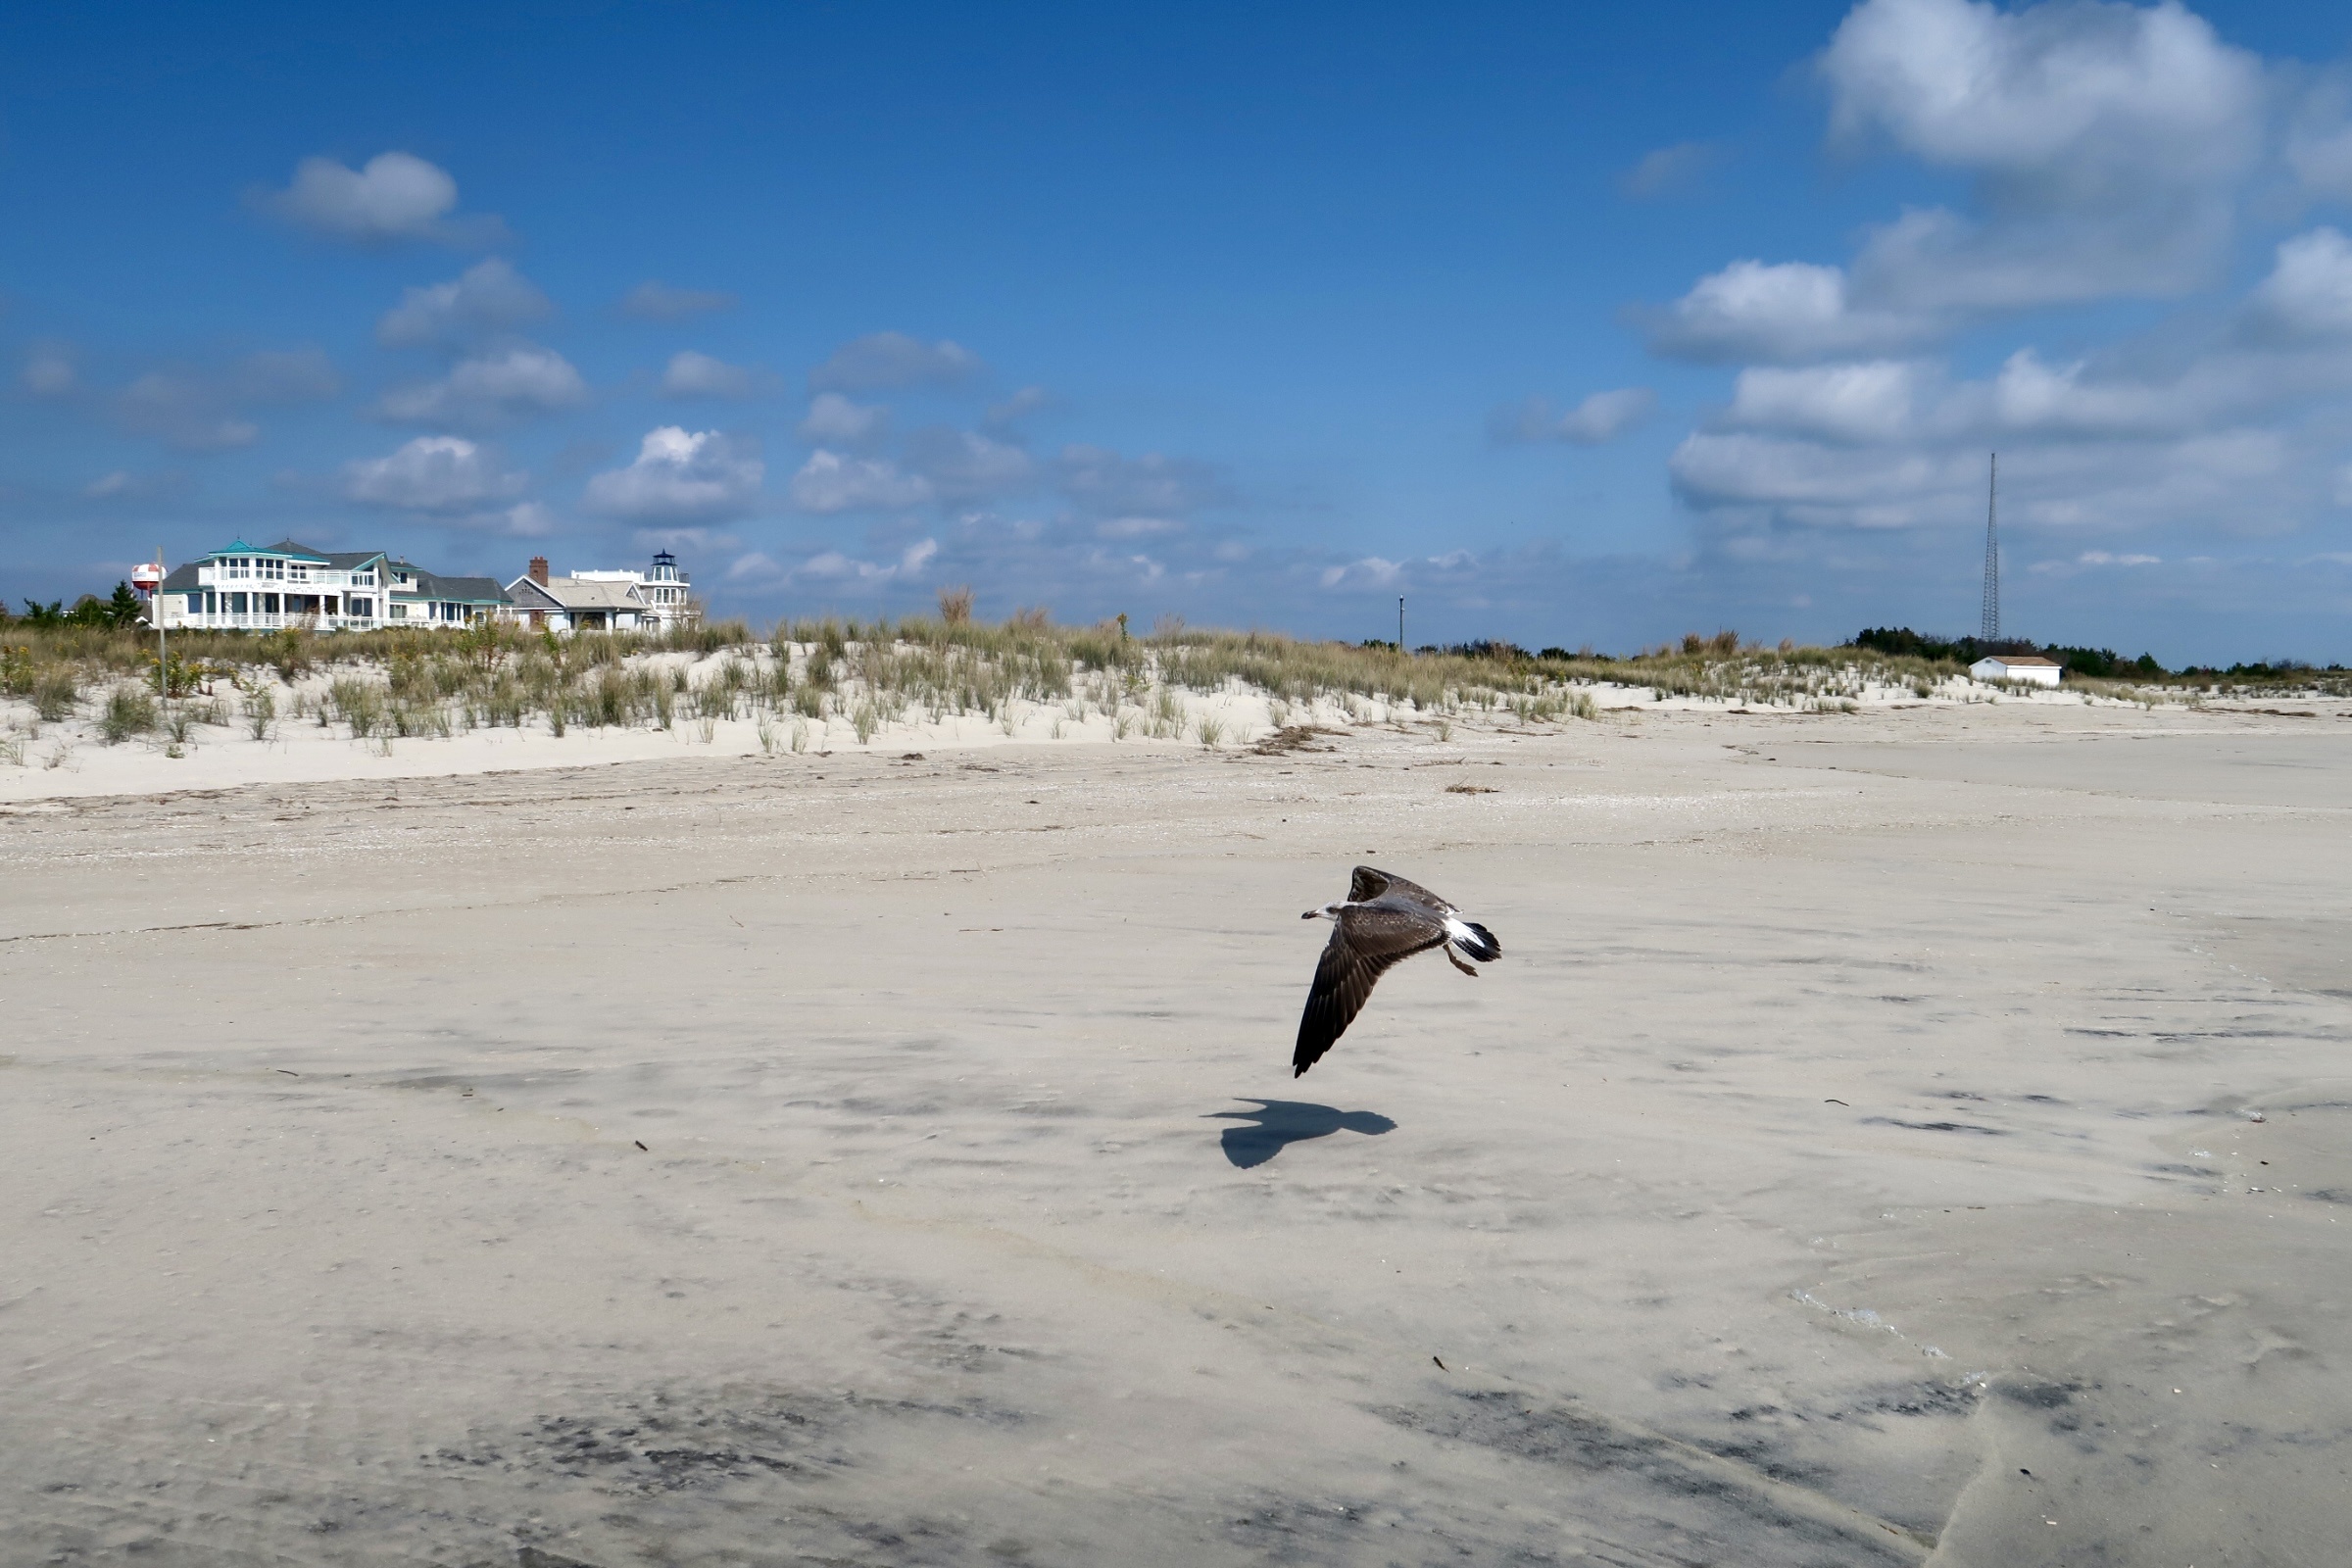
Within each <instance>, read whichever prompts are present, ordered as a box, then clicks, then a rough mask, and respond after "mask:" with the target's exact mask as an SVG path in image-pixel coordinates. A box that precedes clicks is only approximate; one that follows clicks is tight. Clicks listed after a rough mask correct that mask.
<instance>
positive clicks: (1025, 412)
mask: <svg viewBox="0 0 2352 1568" xmlns="http://www.w3.org/2000/svg"><path fill="white" fill-rule="evenodd" d="M1052 407H1054V394H1053V393H1051V392H1049V391H1047V390H1046V389H1045V388H1044V387H1042V386H1025V387H1023V388H1021V389H1020V390H1019V391H1018V392H1015V393H1014V394H1013V395H1012V396H1010V397H1008V398H1005V399H1004V400H1003V401H1001V402H997V403H992V404H990V405H989V406H988V415H987V421H986V422H987V424H988V427H989V428H990V429H992V430H1003V429H1006V428H1008V427H1009V426H1011V425H1013V424H1015V423H1017V422H1018V421H1020V420H1022V419H1024V418H1027V417H1029V416H1030V415H1032V414H1035V413H1037V412H1038V411H1040V410H1041V409H1050V408H1052Z"/></svg>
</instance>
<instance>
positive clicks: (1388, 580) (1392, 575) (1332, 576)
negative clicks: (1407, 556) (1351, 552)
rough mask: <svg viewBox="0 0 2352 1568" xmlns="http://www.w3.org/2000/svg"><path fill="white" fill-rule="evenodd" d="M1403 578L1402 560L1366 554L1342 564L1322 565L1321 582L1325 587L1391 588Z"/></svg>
mask: <svg viewBox="0 0 2352 1568" xmlns="http://www.w3.org/2000/svg"><path fill="white" fill-rule="evenodd" d="M1403 578H1404V564H1403V563H1402V562H1400V561H1389V560H1386V559H1384V558H1382V557H1380V556H1366V557H1364V558H1363V559H1362V560H1361V561H1351V562H1349V563H1348V564H1346V565H1344V566H1326V567H1324V568H1323V576H1322V582H1323V586H1324V587H1326V588H1392V587H1395V586H1396V585H1397V583H1398V582H1400V581H1402V580H1403Z"/></svg>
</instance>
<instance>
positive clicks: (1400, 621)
mask: <svg viewBox="0 0 2352 1568" xmlns="http://www.w3.org/2000/svg"><path fill="white" fill-rule="evenodd" d="M1397 652H1398V653H1399V654H1401V653H1403V652H1404V595H1402V594H1398V595H1397Z"/></svg>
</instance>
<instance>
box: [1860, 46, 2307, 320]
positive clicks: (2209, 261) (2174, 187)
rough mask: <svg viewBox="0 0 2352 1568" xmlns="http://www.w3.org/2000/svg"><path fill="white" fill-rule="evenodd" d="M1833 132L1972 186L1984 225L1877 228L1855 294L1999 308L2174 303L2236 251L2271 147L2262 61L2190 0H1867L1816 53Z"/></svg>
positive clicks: (1919, 214) (1909, 305) (1936, 222)
mask: <svg viewBox="0 0 2352 1568" xmlns="http://www.w3.org/2000/svg"><path fill="white" fill-rule="evenodd" d="M1821 72H1822V74H1823V76H1824V78H1825V79H1826V80H1827V81H1828V83H1829V85H1830V90H1831V97H1832V108H1831V124H1832V129H1833V134H1834V135H1836V136H1837V137H1838V138H1839V139H1841V140H1844V141H1846V142H1848V143H1849V144H1850V143H1861V142H1864V141H1867V140H1869V139H1871V138H1872V137H1884V138H1885V139H1886V140H1887V141H1888V142H1889V143H1891V144H1892V145H1893V146H1895V147H1896V148H1898V149H1900V150H1902V151H1904V152H1906V153H1909V154H1910V155H1912V156H1914V157H1916V158H1919V159H1921V160H1923V161H1924V162H1926V163H1928V164H1931V165H1935V166H1938V167H1941V168H1946V169H1952V170H1956V171H1959V172H1965V173H1969V174H1972V175H1974V176H1976V178H1977V181H1978V184H1977V189H1976V193H1975V194H1976V200H1977V203H1978V205H1979V206H1980V207H1981V208H1982V209H1983V211H1984V213H1985V217H1984V219H1983V220H1982V221H1977V220H1970V219H1965V218H1962V217H1960V216H1959V215H1957V214H1954V213H1952V212H1949V211H1947V210H1944V209H1940V208H1938V209H1932V210H1927V211H1914V212H1910V213H1906V214H1905V215H1904V216H1903V217H1902V218H1901V219H1899V220H1897V221H1895V222H1893V223H1890V224H1888V225H1887V226H1885V227H1884V228H1882V229H1880V230H1879V231H1878V232H1876V233H1875V234H1874V235H1873V236H1872V237H1871V239H1870V240H1869V242H1868V243H1867V244H1866V245H1865V246H1864V249H1863V253H1862V255H1861V257H1860V258H1859V259H1858V260H1857V262H1856V264H1855V269H1854V278H1855V286H1856V290H1857V294H1858V297H1859V298H1860V299H1861V300H1862V301H1863V302H1865V303H1867V304H1870V305H1874V306H1879V307H1885V308H1892V309H1895V310H1903V311H1944V310H1959V311H2005V310H2017V309H2024V308H2029V307H2033V306H2038V305H2046V304H2052V303H2059V302H2068V301H2078V300H2090V299H2098V298H2104V297H2107V296H2110V295H2115V294H2139V295H2167V294H2176V293H2180V292H2181V291H2183V290H2185V289H2188V288H2190V287H2193V286H2195V285H2197V284H2199V283H2201V282H2204V281H2205V280H2207V279H2208V278H2209V277H2210V276H2211V275H2213V273H2214V271H2215V270H2216V269H2217V268H2218V267H2219V266H2220V264H2221V262H2222V261H2223V260H2224V259H2225V255H2226V251H2227V246H2228V242H2229V237H2230V232H2231V228H2232V223H2233V219H2234V207H2235V200H2236V192H2237V186H2238V185H2239V183H2240V182H2241V181H2242V179H2243V178H2244V176H2245V175H2246V173H2247V172H2248V171H2249V170H2250V169H2251V168H2252V166H2253V163H2254V161H2255V159H2256V158H2257V156H2258V155H2259V153H2260V150H2261V142H2262V135H2263V124H2264V116H2265V113H2266V98H2265V89H2264V84H2263V72H2262V65H2261V62H2260V61H2259V60H2257V59H2256V58H2255V57H2254V56H2252V55H2250V54H2248V53H2246V52H2245V51H2243V50H2240V49H2235V48H2231V47H2229V45H2226V44H2224V43H2223V42H2222V41H2221V40H2220V39H2219V38H2218V37H2217V36H2215V34H2214V31H2213V28H2212V27H2211V26H2210V25H2208V24H2207V23H2205V22H2204V21H2203V20H2202V19H2201V18H2199V17H2196V16H2194V15H2192V14H2191V13H2189V12H2188V11H2186V10H2185V9H2183V8H2182V7H2180V5H2178V4H2172V3H2167V4H2160V5H2156V6H2153V7H2148V8H2144V9H2143V8H2140V7H2135V6H2129V5H2116V4H2077V5H2057V4H2045V5H2037V6H2030V7H2027V8H2025V9H2023V10H2019V11H2002V10H1999V9H1996V8H1995V7H1993V6H1991V5H1988V4H1984V3H1982V0H1864V3H1863V4H1861V5H1859V6H1856V7H1855V8H1854V10H1853V11H1852V12H1851V13H1849V14H1848V15H1847V17H1846V18H1845V20H1844V21H1843V22H1842V23H1841V24H1839V25H1838V31H1837V33H1836V35H1835V36H1834V37H1833V39H1832V40H1831V43H1830V46H1829V48H1828V50H1826V51H1825V52H1824V54H1823V55H1822V58H1821Z"/></svg>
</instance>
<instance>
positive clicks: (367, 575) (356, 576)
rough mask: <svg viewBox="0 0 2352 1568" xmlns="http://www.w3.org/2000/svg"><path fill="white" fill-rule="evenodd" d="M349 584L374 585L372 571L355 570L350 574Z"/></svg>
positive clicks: (358, 585) (358, 586)
mask: <svg viewBox="0 0 2352 1568" xmlns="http://www.w3.org/2000/svg"><path fill="white" fill-rule="evenodd" d="M351 585H352V586H353V587H354V588H372V587H374V586H375V573H374V572H372V571H355V572H353V573H352V574H351Z"/></svg>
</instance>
